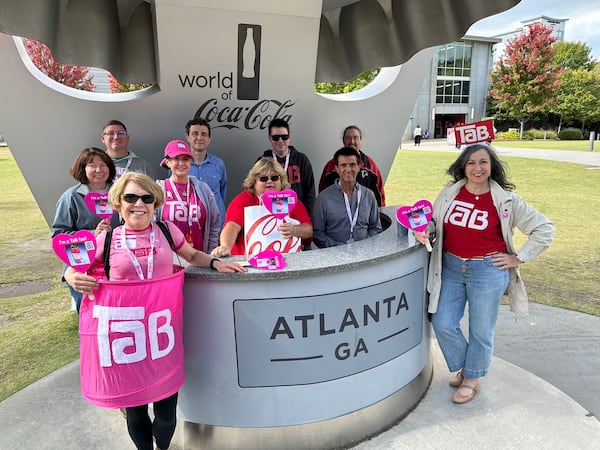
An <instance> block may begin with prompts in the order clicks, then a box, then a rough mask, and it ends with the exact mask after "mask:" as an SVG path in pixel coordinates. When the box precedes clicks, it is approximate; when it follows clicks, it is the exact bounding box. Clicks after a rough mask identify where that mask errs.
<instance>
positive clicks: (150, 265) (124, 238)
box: [121, 222, 154, 280]
mask: <svg viewBox="0 0 600 450" xmlns="http://www.w3.org/2000/svg"><path fill="white" fill-rule="evenodd" d="M121 246H122V247H123V248H125V250H127V254H128V255H129V259H130V260H131V264H133V267H134V268H135V271H136V272H137V276H138V278H139V279H140V280H143V279H144V273H143V272H142V266H141V264H140V262H139V261H138V259H137V257H136V256H135V255H134V254H133V252H132V251H131V250H130V249H129V247H128V246H127V236H126V232H125V225H123V226H122V227H121ZM153 271H154V224H153V223H152V222H150V254H149V255H148V276H147V279H148V280H150V279H151V278H152V272H153Z"/></svg>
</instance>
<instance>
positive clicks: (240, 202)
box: [212, 158, 313, 257]
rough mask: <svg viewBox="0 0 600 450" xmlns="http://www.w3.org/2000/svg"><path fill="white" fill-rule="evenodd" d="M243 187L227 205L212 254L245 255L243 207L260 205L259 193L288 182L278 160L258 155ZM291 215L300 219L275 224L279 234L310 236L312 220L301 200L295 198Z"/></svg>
mask: <svg viewBox="0 0 600 450" xmlns="http://www.w3.org/2000/svg"><path fill="white" fill-rule="evenodd" d="M242 188H243V189H244V191H243V192H242V193H241V194H239V195H237V196H236V197H235V198H234V199H233V200H232V201H231V203H230V204H229V206H228V208H227V212H226V213H225V224H224V225H223V230H222V231H221V238H220V244H221V245H220V246H219V247H217V248H215V249H214V250H213V251H212V255H214V256H217V257H221V256H227V255H245V254H246V245H245V242H244V209H245V208H246V207H248V206H258V205H261V204H262V195H263V194H264V193H265V192H266V191H267V190H275V191H282V190H284V189H289V188H290V183H289V182H288V178H287V175H286V173H285V171H284V170H283V168H282V167H281V164H279V163H278V162H277V161H275V160H274V159H273V158H260V159H259V160H258V161H257V162H256V163H255V164H254V166H253V167H252V168H251V169H250V171H249V172H248V175H247V176H246V179H245V180H244V182H243V183H242ZM290 217H291V218H292V219H295V220H296V221H298V222H300V223H299V224H291V223H289V222H286V221H285V220H283V221H281V222H280V223H279V224H278V226H277V231H278V232H279V233H280V235H281V238H282V239H289V238H292V237H296V238H300V239H303V240H307V239H310V238H311V237H312V233H313V228H312V222H311V220H310V216H309V215H308V212H307V211H306V208H305V206H304V205H303V204H302V202H300V201H298V203H297V204H296V206H295V208H294V209H293V210H292V211H291V213H290Z"/></svg>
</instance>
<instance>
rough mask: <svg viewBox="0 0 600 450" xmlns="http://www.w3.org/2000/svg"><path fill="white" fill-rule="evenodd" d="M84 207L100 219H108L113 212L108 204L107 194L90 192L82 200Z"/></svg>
mask: <svg viewBox="0 0 600 450" xmlns="http://www.w3.org/2000/svg"><path fill="white" fill-rule="evenodd" d="M84 200H85V204H86V206H87V207H88V208H89V209H90V211H92V212H93V213H94V214H96V215H97V216H98V217H100V218H101V219H110V218H111V217H112V216H113V214H114V210H113V209H112V206H110V203H108V192H104V193H100V192H90V193H89V194H87V195H86V196H85V198H84Z"/></svg>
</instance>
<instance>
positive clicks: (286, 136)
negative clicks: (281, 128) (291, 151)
mask: <svg viewBox="0 0 600 450" xmlns="http://www.w3.org/2000/svg"><path fill="white" fill-rule="evenodd" d="M289 138H290V135H289V134H273V135H271V139H273V140H274V141H278V140H279V139H281V140H282V141H287V140H288V139H289Z"/></svg>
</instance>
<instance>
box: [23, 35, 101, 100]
mask: <svg viewBox="0 0 600 450" xmlns="http://www.w3.org/2000/svg"><path fill="white" fill-rule="evenodd" d="M23 45H24V46H25V49H26V50H27V54H28V55H29V57H30V58H31V61H32V62H33V64H34V65H35V66H36V67H37V68H38V69H40V71H41V72H42V73H44V74H46V75H47V76H48V77H50V78H52V79H53V80H54V81H57V82H59V83H61V84H64V85H65V86H69V87H72V88H75V89H80V90H82V91H93V90H94V83H92V76H91V75H90V74H89V70H88V68H87V67H83V66H71V65H69V64H61V63H59V62H58V61H56V60H55V59H54V57H53V56H52V52H51V51H50V48H48V46H47V45H46V44H44V43H42V42H40V41H36V40H35V39H23Z"/></svg>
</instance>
